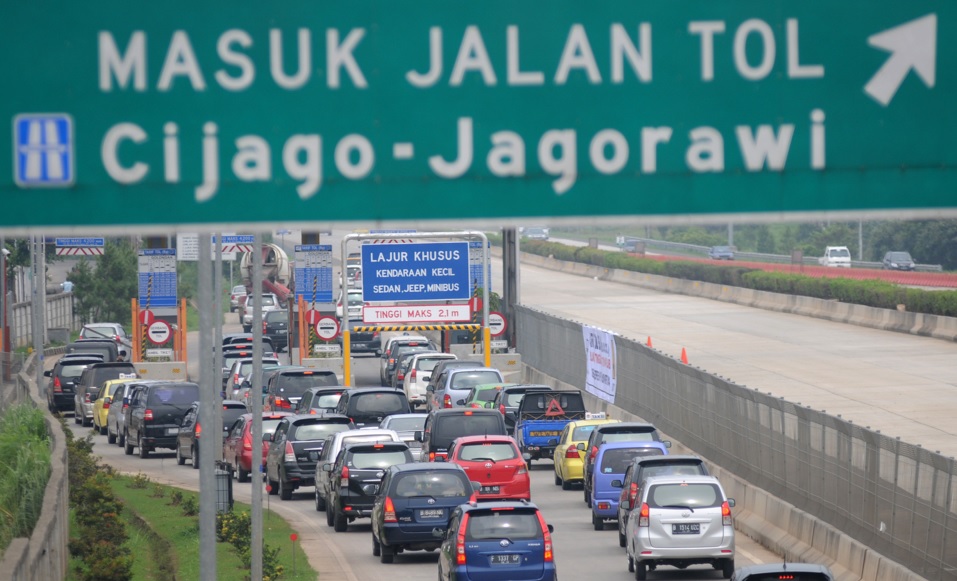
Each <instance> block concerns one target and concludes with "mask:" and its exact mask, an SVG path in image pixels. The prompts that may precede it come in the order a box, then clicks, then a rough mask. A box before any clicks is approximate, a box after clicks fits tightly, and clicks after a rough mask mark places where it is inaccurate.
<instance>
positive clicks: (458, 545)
mask: <svg viewBox="0 0 957 581" xmlns="http://www.w3.org/2000/svg"><path fill="white" fill-rule="evenodd" d="M468 523H469V515H468V513H466V514H464V515H462V524H460V525H459V533H458V535H457V536H456V537H455V563H456V564H457V565H464V564H465V531H466V528H467V525H468ZM545 530H548V529H545ZM549 545H551V543H549Z"/></svg>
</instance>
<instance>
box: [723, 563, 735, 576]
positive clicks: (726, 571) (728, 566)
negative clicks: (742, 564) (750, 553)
mask: <svg viewBox="0 0 957 581" xmlns="http://www.w3.org/2000/svg"><path fill="white" fill-rule="evenodd" d="M732 575H734V559H724V560H723V561H721V576H722V577H724V578H725V579H730V578H731V576H732Z"/></svg>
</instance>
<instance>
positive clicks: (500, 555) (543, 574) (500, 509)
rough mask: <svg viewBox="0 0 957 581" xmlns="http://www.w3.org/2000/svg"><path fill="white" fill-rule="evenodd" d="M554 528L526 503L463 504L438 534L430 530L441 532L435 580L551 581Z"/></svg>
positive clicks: (555, 574)
mask: <svg viewBox="0 0 957 581" xmlns="http://www.w3.org/2000/svg"><path fill="white" fill-rule="evenodd" d="M554 530H555V529H554V528H553V527H552V525H550V524H546V523H545V517H544V516H542V513H541V512H540V511H539V510H538V507H537V506H535V505H534V504H532V503H531V502H492V503H485V502H483V503H476V502H472V503H468V504H463V505H461V506H459V507H458V508H456V509H455V511H454V512H452V518H451V519H449V525H448V529H447V530H446V531H445V532H444V534H443V532H442V531H441V530H439V531H436V533H435V534H436V535H440V536H441V537H442V546H441V548H440V551H439V581H450V580H451V579H502V578H505V576H507V578H508V579H536V580H542V581H555V580H556V579H557V578H558V570H557V567H556V566H555V552H554V546H553V545H552V532H554ZM373 547H375V544H374V541H373ZM506 571H507V573H505V572H506ZM500 572H501V573H500Z"/></svg>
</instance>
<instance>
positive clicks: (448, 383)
mask: <svg viewBox="0 0 957 581" xmlns="http://www.w3.org/2000/svg"><path fill="white" fill-rule="evenodd" d="M483 383H505V378H504V377H502V372H501V371H499V370H498V369H495V368H493V367H482V366H480V365H476V366H474V367H464V368H457V367H456V368H452V369H445V370H443V371H442V375H440V376H439V379H438V382H437V383H436V384H435V391H433V392H432V396H431V397H430V398H429V410H430V411H431V410H434V409H442V408H453V407H460V406H463V405H465V398H466V397H468V394H469V389H470V388H473V387H475V386H476V385H481V384H483Z"/></svg>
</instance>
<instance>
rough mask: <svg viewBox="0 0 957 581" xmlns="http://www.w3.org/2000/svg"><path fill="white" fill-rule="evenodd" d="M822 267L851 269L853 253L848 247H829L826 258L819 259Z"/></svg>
mask: <svg viewBox="0 0 957 581" xmlns="http://www.w3.org/2000/svg"><path fill="white" fill-rule="evenodd" d="M817 262H818V264H820V265H821V266H830V267H836V268H850V267H851V251H850V250H848V248H847V246H828V247H827V248H825V249H824V256H822V257H820V258H818V259H817Z"/></svg>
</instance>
